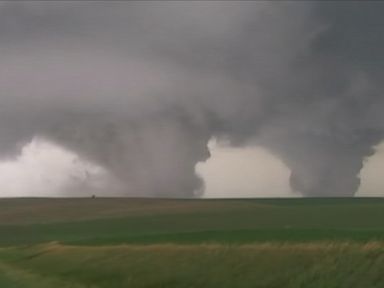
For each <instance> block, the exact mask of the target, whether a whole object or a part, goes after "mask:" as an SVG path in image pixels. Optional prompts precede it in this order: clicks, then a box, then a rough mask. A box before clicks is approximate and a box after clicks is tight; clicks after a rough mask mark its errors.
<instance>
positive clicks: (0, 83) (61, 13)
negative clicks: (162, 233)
mask: <svg viewBox="0 0 384 288" xmlns="http://www.w3.org/2000/svg"><path fill="white" fill-rule="evenodd" d="M382 12H384V3H381V2H378V1H372V2H368V1H365V2H344V1H340V2H336V1H332V2H328V1H327V2H304V1H298V2H283V1H281V2H279V1H276V2H267V1H266V2H260V1H255V2H250V1H244V2H239V1H236V2H230V1H223V2H219V1H213V2H198V1H193V2H182V1H180V2H178V1H171V2H149V1H145V2H131V1H127V2H102V1H95V2H90V1H87V2H80V1H73V2H72V1H63V2H60V1H52V2H48V1H41V2H38V1H31V2H1V5H0V38H1V39H2V41H1V42H0V155H1V156H2V158H3V160H4V161H5V163H7V165H8V166H7V165H6V167H8V168H6V169H5V170H2V171H7V172H2V176H1V177H5V176H4V175H6V177H8V178H7V179H11V180H4V181H3V182H4V185H5V186H4V187H9V184H7V183H6V182H8V183H9V182H12V181H13V180H12V179H15V177H16V178H17V175H21V174H22V173H21V172H20V171H22V170H23V169H24V171H25V169H26V168H25V167H27V166H28V165H30V164H27V163H30V162H28V161H29V160H28V161H27V160H25V159H35V160H33V161H37V160H36V159H40V158H41V157H42V156H38V155H37V154H39V153H42V154H43V155H45V156H44V157H48V158H49V159H50V160H44V161H48V162H49V163H51V164H49V165H50V166H52V167H56V168H57V169H56V168H55V169H56V170H54V169H53V170H52V169H51V170H50V171H47V170H44V169H42V170H41V171H40V172H39V173H40V174H39V175H40V176H38V177H37V176H36V177H35V178H36V179H50V178H49V177H51V176H52V175H49V174H50V173H51V174H52V173H53V171H66V172H65V173H58V175H63V176H62V177H61V178H60V177H59V178H60V179H57V178H55V179H56V180H49V181H55V183H57V185H56V184H55V185H56V186H57V188H55V192H53V191H52V194H53V195H56V194H57V193H59V194H60V195H63V194H64V195H70V196H73V195H78V194H79V193H84V191H87V193H88V191H97V193H101V194H104V195H127V196H161V197H195V196H202V195H204V181H203V179H202V177H201V175H203V178H204V179H205V182H206V185H207V191H206V195H205V196H209V195H210V193H216V192H209V191H213V190H220V189H221V188H220V186H216V188H212V187H213V186H212V185H214V184H213V183H214V182H215V181H216V183H217V182H218V180H214V179H219V178H217V177H223V176H225V178H226V179H229V178H230V177H232V178H231V179H233V181H231V183H233V184H231V187H232V188H231V189H229V190H231V191H233V192H228V191H226V192H223V193H224V194H225V195H227V194H228V193H233V194H234V195H235V194H237V193H238V195H240V196H241V195H253V194H252V187H255V188H254V190H255V191H256V190H257V191H261V190H263V191H265V192H263V193H264V194H263V195H264V196H278V195H280V194H284V195H304V196H352V195H354V194H355V193H356V192H357V191H359V193H361V192H360V191H361V189H360V190H359V187H360V179H359V175H360V171H361V169H362V167H363V162H364V159H366V158H367V157H370V156H372V155H373V153H374V151H375V150H374V147H375V146H376V145H378V144H379V143H380V142H381V141H382V138H383V137H382V133H383V131H384V119H383V117H384V116H383V113H382V110H383V108H384V102H383V101H384V97H382V95H381V93H382V91H383V84H382V83H384V82H383V79H382V78H383V68H384V63H383V61H382V57H381V56H382V51H383V48H384V33H383V32H384V31H383V30H384V19H383V17H382V14H383V13H382ZM212 139H217V141H218V143H226V145H224V146H223V145H222V144H219V145H218V146H215V147H216V148H213V149H212V146H211V151H210V149H209V147H208V143H213V142H209V141H210V140H211V141H212ZM31 141H32V144H30V143H31ZM36 143H37V144H36ZM23 147H24V148H23ZM36 147H37V148H36ZM220 147H221V148H220ZM224 147H226V148H224ZM230 147H231V148H230ZM255 147H257V148H255ZM223 150H224V151H226V152H223ZM37 151H40V152H37ZM42 151H43V152H42ZM44 151H45V152H44ZM47 151H48V152H47ZM234 151H235V152H234ZM44 153H45V154H44ZM55 153H56V154H55ZM210 153H211V154H212V158H209V157H210ZM231 153H232V154H233V153H235V154H236V157H237V158H236V157H235V158H236V159H237V160H235V159H232V160H228V159H231V158H230V157H231V156H230V155H231ZM36 155H37V156H36ZM47 155H51V156H47ZM54 155H56V156H54ZM58 155H61V156H58ZM63 155H65V156H63ZM28 157H29V158H28ZM39 157H40V158H39ZM44 157H43V158H44ZM60 157H61V158H60ZM59 158H60V159H61V160H58V159H59ZM379 158H380V157H379ZM379 158H377V159H379ZM55 159H56V160H55ZM208 159H209V160H208ZM224 159H227V160H225V161H227V162H225V163H227V164H225V165H224V164H222V165H219V166H220V167H219V168H214V167H215V165H216V166H217V165H218V164H217V163H222V162H220V161H224ZM239 159H243V160H239ZM249 159H254V160H253V161H254V163H255V162H257V163H258V165H253V166H252V165H250V162H249V161H248V160H249ZM246 160H247V161H248V162H247V161H246ZM12 161H13V164H12V165H13V166H12V165H11V164H10V163H12ZM15 161H16V162H15ZM17 161H18V162H17ZM23 161H24V162H23ZM33 161H32V162H33ZM42 161H43V160H42ZM236 161H240V162H236ZM201 162H205V164H198V163H201ZM15 163H18V164H17V165H16V164H15ZM20 163H24V164H20ZM39 163H41V162H39ZM45 163H46V162H45ZM59 163H61V164H59ZM65 163H66V164H65ZM215 163H216V164H215ZM268 163H269V164H268ZM271 163H274V164H273V165H274V166H273V165H272V164H271ZM197 164H198V166H197V168H196V165H197ZM23 165H24V166H23ZM60 165H64V166H60ZM271 165H272V166H271ZM372 165H373V164H372ZM11 166H12V167H13V168H10V167H11ZM222 166H227V167H222ZM3 167H4V166H3ZM17 167H19V168H17ZM20 167H24V168H20ZM28 167H32V166H28ZM39 167H43V166H42V165H41V164H40V166H39ZM240 167H242V168H240ZM369 167H379V166H369ZM7 169H8V170H7ZM12 169H13V170H12ZM20 169H21V170H20ZM29 169H30V168H29ZM60 169H61V170H60ZM196 169H197V170H198V173H196V171H195V170H196ZM367 169H368V168H367ZM369 169H373V168H369ZM375 169H378V168H375ZM11 170H12V171H13V172H12V173H13V174H12V173H11V172H10V171H11ZM16 170H17V171H18V172H17V171H16ZM235 170H236V171H237V173H235ZM201 171H205V172H204V173H203V172H201ZM212 171H213V172H212ZM231 171H232V172H231ZM367 171H368V170H367ZM18 173H19V174H18ZM20 173H21V174H20ZM370 173H371V174H370V175H373V174H372V172H370ZM26 174H28V173H25V172H24V175H26ZM47 174H48V175H47ZM199 175H200V176H199ZM207 175H210V176H207ZM251 175H255V177H252V176H251ZM19 177H22V176H19ZM52 177H53V176H52ZM207 177H208V178H207ZM215 177H216V178H215ZM368 178H369V177H368ZM368 178H367V179H368ZM18 179H21V178H18ZM36 179H35V180H31V179H29V180H28V179H26V180H25V181H32V182H31V183H35V184H34V185H35V187H31V188H30V189H31V191H36V190H39V191H41V189H42V188H36V187H44V185H43V184H41V183H44V181H46V180H44V181H40V180H36ZM245 179H248V180H245ZM255 179H259V180H258V181H255ZM272 179H279V181H277V182H274V181H272ZM372 179H373V178H372ZM375 179H378V177H376V178H375ZM251 180H252V181H251ZM39 181H40V182H39ZM47 181H48V180H47ZM370 181H374V180H370ZM375 181H376V180H375ZM20 183H21V182H20ZM372 183H373V182H372ZM363 184H364V185H365V186H364V187H365V188H364V189H366V191H371V190H372V189H373V188H372V189H371V188H369V184H367V182H364V183H363ZM6 185H8V186H6ZM39 185H40V186H39ZM215 185H216V184H215ZM257 185H259V186H257ZM367 185H368V186H367ZM372 185H373V184H372ZM374 186H375V187H378V186H377V185H376V184H375V185H373V186H372V187H374ZM209 187H211V188H209ZM218 187H219V188H218ZM236 187H239V189H238V191H236ZM17 189H19V190H22V188H17ZM370 189H371V190H370ZM52 190H54V189H52ZM227 190H228V189H227ZM103 191H105V192H103ZM284 191H285V192H284ZM23 193H24V192H23ZM31 193H32V192H31ZM33 193H40V192H33ZM41 193H50V191H46V192H41ZM55 193H56V194H55ZM257 193H259V192H257ZM234 197H236V196H234Z"/></svg>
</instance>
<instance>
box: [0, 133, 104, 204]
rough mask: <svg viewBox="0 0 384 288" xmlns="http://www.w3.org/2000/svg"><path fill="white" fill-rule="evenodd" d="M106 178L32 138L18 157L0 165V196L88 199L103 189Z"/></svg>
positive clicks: (96, 169)
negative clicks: (83, 197)
mask: <svg viewBox="0 0 384 288" xmlns="http://www.w3.org/2000/svg"><path fill="white" fill-rule="evenodd" d="M106 176H107V175H106V172H105V171H104V170H103V169H102V168H101V167H98V166H95V165H93V164H91V163H88V162H86V161H83V160H81V159H80V158H79V157H78V156H77V155H75V154H73V153H71V152H69V151H67V150H64V149H62V148H60V147H58V146H56V145H54V144H51V143H49V142H46V141H44V140H41V139H34V140H33V141H32V142H31V143H29V144H28V145H26V146H25V147H24V148H23V149H22V151H21V154H20V155H19V156H18V157H17V158H15V159H12V160H7V161H6V162H2V163H1V164H0V183H1V184H0V187H1V190H0V197H19V196H50V197H52V196H53V197H55V196H63V195H68V192H71V196H88V195H89V194H90V193H95V192H97V190H98V189H100V188H102V186H103V182H104V181H105V179H106ZM91 190H92V192H91Z"/></svg>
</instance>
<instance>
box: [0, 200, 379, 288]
mask: <svg viewBox="0 0 384 288" xmlns="http://www.w3.org/2000/svg"><path fill="white" fill-rule="evenodd" d="M383 272H384V199H372V198H371V199H274V200H272V199H260V200H166V199H164V200H158V199H117V198H115V199H113V198H110V199H105V198H104V199H102V198H97V199H3V200H0V288H7V287H10V288H12V287H21V288H23V287H26V288H29V287H43V288H44V287H79V288H81V287H95V288H96V287H108V288H114V287H124V288H125V287H134V288H136V287H138V288H141V287H143V288H144V287H146V288H149V287H153V288H155V287H170V288H173V287H220V288H221V287H265V288H266V287H287V288H289V287H326V288H328V287H359V288H361V287H362V288H370V287H384V273H383Z"/></svg>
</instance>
